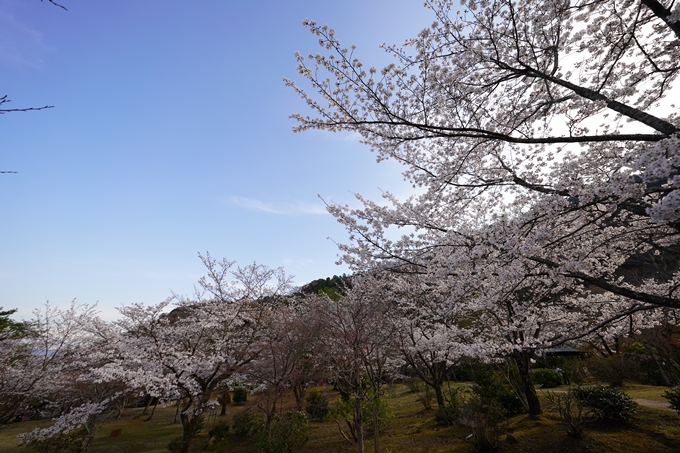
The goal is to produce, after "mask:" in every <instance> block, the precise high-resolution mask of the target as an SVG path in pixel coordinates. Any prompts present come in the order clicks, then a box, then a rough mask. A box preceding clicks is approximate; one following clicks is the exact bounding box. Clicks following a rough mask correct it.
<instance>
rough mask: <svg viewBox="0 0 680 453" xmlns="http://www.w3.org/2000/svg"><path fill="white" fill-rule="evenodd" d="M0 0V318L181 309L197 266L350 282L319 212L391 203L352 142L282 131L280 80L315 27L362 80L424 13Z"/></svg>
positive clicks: (418, 8) (284, 112)
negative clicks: (358, 65)
mask: <svg viewBox="0 0 680 453" xmlns="http://www.w3.org/2000/svg"><path fill="white" fill-rule="evenodd" d="M61 3H63V4H64V5H65V6H66V7H67V8H68V11H64V10H62V9H60V8H57V7H55V6H53V5H50V4H49V3H47V2H40V1H39V0H0V71H1V74H2V79H1V80H2V82H1V86H0V96H2V95H5V94H6V95H8V97H9V98H10V99H11V100H12V102H11V103H10V104H5V105H4V106H3V107H12V108H21V107H37V106H43V105H47V104H49V105H54V106H55V107H54V108H52V109H49V110H43V111H38V112H25V113H10V114H5V115H2V116H0V170H14V171H17V172H18V173H17V174H3V175H0V193H1V194H2V195H1V196H0V238H1V239H0V240H1V241H2V242H1V244H2V252H1V253H0V306H2V307H5V308H18V309H19V313H18V317H28V316H30V312H31V311H32V310H33V309H34V308H35V307H39V306H41V305H43V304H44V303H45V301H46V300H49V301H50V302H51V303H53V304H57V305H66V304H68V303H69V302H70V301H71V300H72V299H73V298H77V300H78V302H82V303H94V302H97V301H99V307H100V309H101V311H102V314H103V315H104V316H105V317H109V318H111V317H115V314H116V312H115V310H114V307H115V306H120V305H122V304H128V303H133V302H144V303H149V304H150V303H156V302H159V301H161V300H163V299H165V298H166V297H168V296H169V295H170V294H171V292H174V293H176V294H189V293H191V291H192V288H193V285H194V283H195V282H196V280H197V279H198V278H199V277H200V276H201V275H202V273H203V269H202V265H201V263H200V261H199V259H198V257H197V253H198V252H205V251H210V253H211V254H212V255H213V256H215V257H223V256H224V257H227V258H229V259H232V260H237V261H238V262H240V263H242V264H246V263H248V262H252V261H254V260H255V261H257V262H258V263H262V264H266V265H269V266H272V267H278V266H282V267H284V268H285V269H286V270H287V271H288V272H289V273H291V274H293V275H295V281H296V283H298V284H302V283H305V282H307V281H310V280H313V279H315V278H321V277H327V276H331V275H333V274H341V273H343V272H347V269H346V268H344V267H342V266H336V265H335V264H334V263H335V261H336V257H337V249H336V246H335V244H334V242H333V241H331V240H328V239H327V238H328V237H330V238H332V239H333V240H334V241H336V242H344V241H345V240H346V237H347V235H346V233H345V231H344V229H343V228H342V227H341V226H340V225H339V224H338V223H337V222H336V221H335V219H334V218H333V217H331V216H330V215H328V214H327V213H326V212H325V210H324V205H323V203H322V202H321V201H320V200H319V198H318V197H317V194H318V195H321V196H323V197H324V199H326V200H332V201H335V202H339V203H352V200H353V197H352V195H351V192H359V193H362V194H365V195H368V196H370V197H372V198H374V199H375V198H378V197H379V194H380V191H379V189H378V188H381V189H389V190H395V189H396V190H401V189H399V188H401V187H402V185H401V177H400V174H399V172H400V168H399V167H398V166H396V165H395V164H390V163H381V164H376V163H375V160H374V155H373V154H371V153H370V152H369V150H368V148H367V147H365V146H363V145H361V144H360V143H358V141H357V140H356V137H354V136H352V135H348V134H346V135H334V134H330V133H323V132H307V133H303V134H293V133H292V132H291V130H290V129H291V126H292V125H293V121H292V120H290V119H289V118H288V115H290V114H291V113H293V112H300V111H304V108H305V106H304V103H303V102H302V101H301V100H299V99H298V98H297V97H296V95H295V94H294V93H293V92H292V90H290V89H287V88H286V87H285V86H284V84H283V82H282V80H281V79H282V77H291V78H295V77H296V71H295V65H296V62H295V58H294V52H295V51H296V50H299V51H301V52H302V53H304V54H306V53H308V52H310V51H311V52H316V51H317V48H318V45H317V43H316V38H315V37H314V36H312V35H311V34H310V33H309V32H308V31H307V30H306V29H304V28H303V27H302V25H301V22H302V19H304V18H305V17H309V18H310V19H313V20H315V21H316V22H319V23H328V24H329V25H330V26H331V27H333V28H335V29H336V31H337V37H338V38H339V39H340V40H341V41H342V42H343V43H346V44H347V45H349V44H352V43H354V44H356V45H357V46H358V50H357V52H358V55H359V57H360V58H361V59H362V60H363V61H364V62H365V63H366V64H367V65H375V66H381V65H384V64H386V63H388V62H389V61H390V60H389V57H387V56H386V55H385V54H384V52H383V51H382V50H380V49H379V48H378V46H379V44H381V43H383V42H387V43H401V42H402V41H403V40H404V39H405V38H408V37H411V36H413V35H415V33H417V32H418V31H419V30H420V29H421V28H423V27H425V26H427V25H428V24H429V23H430V21H431V20H432V16H431V15H430V13H429V12H428V11H427V10H426V9H425V8H423V6H422V2H420V1H417V0H413V1H395V0H371V1H355V0H349V1H347V0H346V1H343V2H325V1H318V0H317V1H311V0H310V1H294V2H290V1H289V2H283V1H259V2H254V1H235V0H202V1H200V2H188V1H167V0H143V1H140V0H96V1H95V0H89V1H84V0H63V1H62V2H61Z"/></svg>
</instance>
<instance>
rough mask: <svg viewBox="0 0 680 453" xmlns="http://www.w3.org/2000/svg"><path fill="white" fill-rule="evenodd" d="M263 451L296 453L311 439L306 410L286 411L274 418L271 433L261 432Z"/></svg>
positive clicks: (269, 452) (261, 449) (261, 447)
mask: <svg viewBox="0 0 680 453" xmlns="http://www.w3.org/2000/svg"><path fill="white" fill-rule="evenodd" d="M260 436H261V437H262V440H261V441H260V451H261V452H262V453H295V452H299V451H301V450H302V447H303V446H304V445H305V444H306V443H307V441H308V440H309V428H308V424H307V416H306V415H305V413H304V412H285V413H284V414H283V415H277V416H275V417H274V420H272V424H271V426H270V432H269V435H267V433H266V432H264V431H262V432H261V433H260Z"/></svg>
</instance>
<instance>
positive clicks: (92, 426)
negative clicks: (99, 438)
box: [81, 414, 97, 451]
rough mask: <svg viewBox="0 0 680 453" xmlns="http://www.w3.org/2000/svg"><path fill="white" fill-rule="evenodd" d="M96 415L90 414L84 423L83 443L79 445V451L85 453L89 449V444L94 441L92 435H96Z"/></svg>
mask: <svg viewBox="0 0 680 453" xmlns="http://www.w3.org/2000/svg"><path fill="white" fill-rule="evenodd" d="M96 425H97V414H92V415H90V416H89V417H87V422H85V437H83V443H82V444H81V448H82V450H81V451H87V449H88V448H90V444H91V443H92V440H93V439H94V435H95V434H97V426H96Z"/></svg>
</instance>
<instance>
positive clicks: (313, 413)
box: [305, 392, 328, 421]
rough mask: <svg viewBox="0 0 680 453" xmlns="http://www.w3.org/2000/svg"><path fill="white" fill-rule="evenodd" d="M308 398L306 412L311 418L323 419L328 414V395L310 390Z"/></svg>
mask: <svg viewBox="0 0 680 453" xmlns="http://www.w3.org/2000/svg"><path fill="white" fill-rule="evenodd" d="M306 400H307V407H305V412H307V414H309V418H311V419H312V420H316V421H321V420H323V419H324V418H325V417H326V415H328V398H326V395H324V394H323V393H319V392H310V393H309V395H307V398H306Z"/></svg>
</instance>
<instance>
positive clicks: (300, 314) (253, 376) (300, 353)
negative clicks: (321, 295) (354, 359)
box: [245, 295, 326, 436]
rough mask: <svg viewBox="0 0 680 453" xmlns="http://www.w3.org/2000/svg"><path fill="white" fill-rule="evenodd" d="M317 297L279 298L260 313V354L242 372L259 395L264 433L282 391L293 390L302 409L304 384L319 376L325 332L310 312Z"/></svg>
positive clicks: (276, 407)
mask: <svg viewBox="0 0 680 453" xmlns="http://www.w3.org/2000/svg"><path fill="white" fill-rule="evenodd" d="M316 299H317V297H316V296H314V295H309V296H304V297H303V296H299V295H298V296H294V297H286V298H281V299H278V300H276V302H275V303H273V304H272V305H271V306H270V308H269V310H267V312H266V313H265V315H264V316H263V321H262V329H261V333H260V335H259V338H258V341H257V348H258V350H259V353H258V356H257V358H256V359H255V360H254V361H253V362H252V363H251V364H249V366H248V367H247V369H246V371H245V373H246V374H247V377H248V379H249V380H250V381H251V382H253V383H254V384H256V385H258V386H259V387H258V388H257V389H256V390H258V391H259V393H261V394H262V396H261V398H260V399H259V401H258V403H257V405H258V407H259V408H260V409H262V410H263V412H264V413H265V416H266V429H267V436H270V435H271V423H272V421H273V420H274V416H275V415H276V414H277V410H280V409H281V408H280V405H279V404H278V403H279V401H280V399H281V398H282V397H283V396H284V394H285V392H286V391H288V390H293V392H294V396H295V402H296V404H297V408H298V410H299V411H301V410H302V405H303V403H304V395H305V390H306V387H307V385H309V384H310V383H311V382H313V381H315V380H316V379H318V378H319V377H320V376H321V369H320V368H321V366H320V362H321V360H320V359H319V358H318V356H319V354H320V353H321V351H320V340H319V338H320V336H322V335H326V333H325V332H323V330H322V325H321V324H320V323H319V322H317V320H316V319H315V317H314V315H313V313H312V308H313V306H314V301H316Z"/></svg>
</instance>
